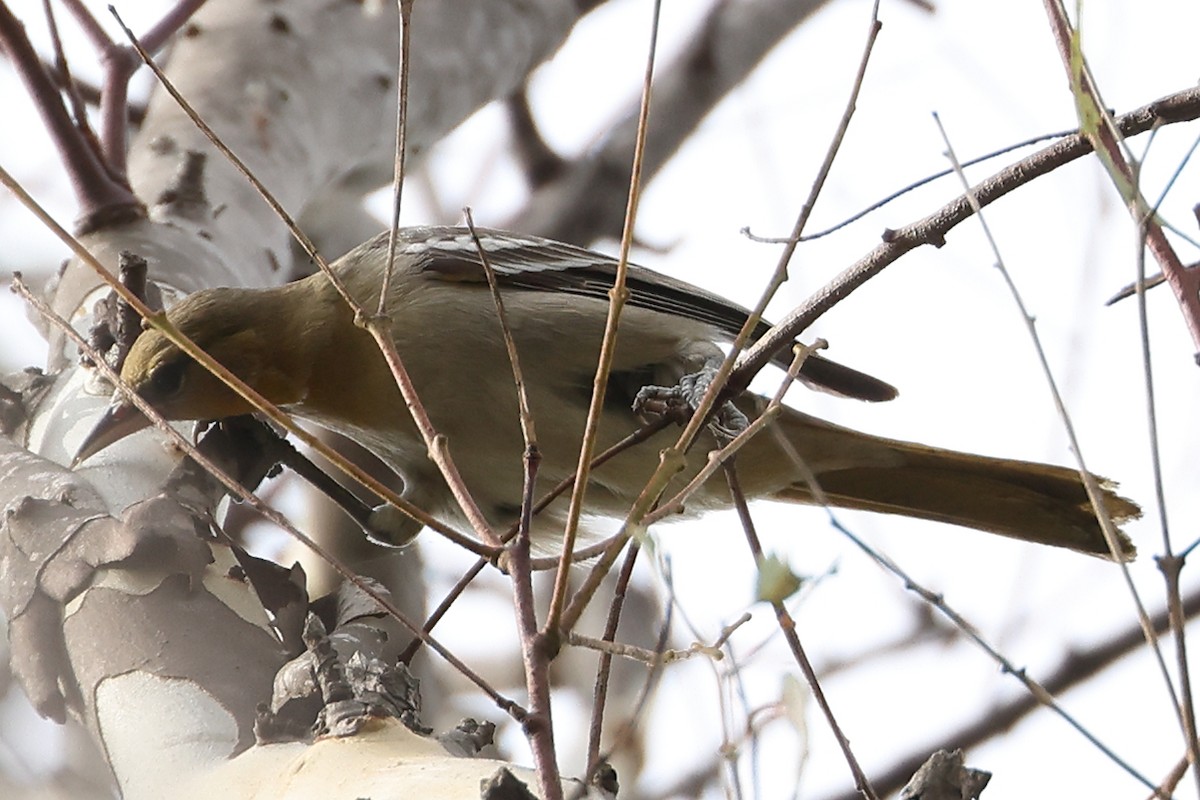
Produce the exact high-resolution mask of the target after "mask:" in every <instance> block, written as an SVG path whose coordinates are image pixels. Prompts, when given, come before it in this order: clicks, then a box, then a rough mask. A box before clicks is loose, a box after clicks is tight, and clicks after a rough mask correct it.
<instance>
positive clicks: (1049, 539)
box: [738, 409, 1141, 560]
mask: <svg viewBox="0 0 1200 800" xmlns="http://www.w3.org/2000/svg"><path fill="white" fill-rule="evenodd" d="M773 428H774V429H773V430H771V431H765V432H764V433H763V435H762V437H761V438H762V439H766V440H768V441H763V442H761V443H760V444H758V445H755V444H753V443H752V444H751V445H750V446H751V447H754V448H757V447H769V448H771V449H773V450H774V451H775V452H774V453H772V454H771V455H770V457H768V458H767V459H760V458H748V459H739V460H738V464H739V471H741V469H742V465H743V464H745V465H748V466H750V467H751V469H753V465H755V464H758V463H766V462H770V461H774V463H775V465H776V467H778V466H779V461H778V460H776V459H779V458H787V459H789V460H792V459H791V456H790V454H788V453H787V450H788V449H789V448H788V447H786V446H785V445H781V444H780V442H779V440H778V437H782V438H783V439H785V440H786V441H787V443H788V444H790V445H791V447H792V448H794V450H795V451H796V453H798V454H799V456H800V458H801V459H803V461H804V463H805V465H806V467H807V470H809V471H811V473H812V475H813V476H814V477H815V479H816V483H817V485H818V486H819V487H820V491H821V493H823V494H824V496H825V497H826V498H827V501H828V502H829V503H830V504H831V505H834V506H838V507H842V508H853V509H863V510H867V511H876V512H882V513H891V514H903V515H905V516H909V517H917V518H920V519H928V520H936V521H938V522H949V523H952V524H955V525H963V526H966V527H969V528H977V529H979V530H983V531H988V532H990V533H996V534H999V535H1001V536H1011V537H1013V538H1014V539H1022V540H1025V541H1029V542H1037V543H1039V544H1049V545H1054V546H1057V547H1067V548H1070V549H1072V550H1078V551H1080V552H1084V553H1090V554H1093V555H1099V556H1104V557H1109V558H1111V554H1110V551H1109V547H1108V545H1107V543H1106V542H1105V538H1104V535H1103V533H1102V532H1101V529H1100V525H1099V523H1098V522H1097V521H1096V515H1095V512H1094V511H1093V509H1092V505H1091V503H1090V502H1089V501H1088V496H1087V492H1086V491H1085V489H1084V485H1083V481H1082V480H1081V479H1080V476H1079V473H1078V472H1077V471H1076V470H1073V469H1067V468H1065V467H1057V466H1052V465H1049V464H1037V463H1032V462H1028V461H1014V460H1009V459H1000V458H989V457H986V456H977V455H971V454H968V453H959V452H955V451H953V450H943V449H940V448H936V447H927V446H925V445H920V444H911V443H909V442H901V441H896V440H892V439H884V438H881V437H877V436H871V435H869V434H864V433H859V432H858V431H853V430H850V429H848V428H843V427H840V426H837V425H833V424H832V423H828V422H825V421H823V420H820V419H817V418H815V417H810V416H808V415H806V414H802V413H800V412H797V411H793V410H791V409H785V410H784V413H783V414H782V415H781V416H780V417H779V422H778V423H777V424H776V425H775V426H773ZM773 436H774V437H776V439H775V441H770V440H771V438H772V437H773ZM764 455H765V454H764ZM778 474H779V473H778V472H777V473H776V475H778ZM791 474H796V473H795V472H792V473H791ZM766 477H767V476H765V475H760V476H757V480H764V479H766ZM755 481H756V476H753V475H750V476H746V478H744V479H743V483H744V484H746V485H752V484H753V483H754V482H755ZM1098 483H1099V484H1100V493H1101V499H1102V502H1103V504H1104V507H1105V509H1106V510H1107V511H1108V514H1109V516H1110V517H1111V518H1112V520H1113V522H1115V523H1118V524H1119V523H1121V522H1123V521H1125V520H1130V519H1135V518H1137V517H1139V516H1141V509H1140V508H1139V507H1138V506H1137V504H1135V503H1133V502H1132V501H1130V500H1127V499H1125V498H1123V497H1121V496H1119V495H1117V494H1116V493H1115V492H1114V491H1113V488H1114V485H1113V484H1112V483H1111V482H1110V481H1106V480H1104V479H1098ZM758 485H759V486H760V487H761V486H765V484H763V483H759V484H758ZM772 493H773V495H774V497H775V498H777V499H780V500H787V501H791V502H797V503H810V504H813V503H817V502H819V500H818V499H816V498H815V497H814V491H813V488H812V486H811V485H810V483H809V482H807V481H805V480H799V481H795V482H793V483H791V484H790V485H788V486H785V487H784V488H782V489H774V490H773V492H772ZM1118 542H1119V545H1120V549H1121V557H1122V559H1126V560H1128V559H1132V558H1133V557H1134V556H1135V555H1136V553H1137V550H1136V548H1135V547H1134V546H1133V543H1132V542H1131V541H1130V540H1129V537H1127V536H1126V535H1125V534H1124V533H1122V532H1119V531H1118Z"/></svg>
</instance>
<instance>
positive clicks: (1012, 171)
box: [726, 87, 1200, 393]
mask: <svg viewBox="0 0 1200 800" xmlns="http://www.w3.org/2000/svg"><path fill="white" fill-rule="evenodd" d="M1197 116H1200V88H1196V87H1192V88H1189V89H1185V90H1184V91H1181V92H1177V93H1175V94H1172V95H1168V96H1167V97H1164V98H1161V99H1159V100H1156V101H1154V102H1153V103H1150V104H1148V105H1145V106H1142V107H1141V108H1138V109H1135V110H1134V111H1131V112H1129V113H1128V114H1124V115H1122V116H1121V117H1119V118H1117V120H1116V124H1117V127H1118V129H1119V130H1120V131H1121V133H1122V135H1124V136H1132V135H1134V134H1137V133H1144V132H1145V131H1148V130H1150V129H1151V128H1152V127H1153V126H1155V125H1160V124H1168V123H1172V122H1185V121H1188V120H1193V119H1196V118H1197ZM1090 152H1092V146H1091V144H1090V143H1089V142H1088V141H1087V138H1086V137H1085V136H1083V135H1075V136H1069V137H1067V138H1066V139H1063V140H1062V141H1059V142H1056V143H1054V144H1053V145H1051V146H1049V147H1046V148H1044V149H1042V150H1039V151H1038V152H1036V153H1034V154H1032V155H1030V156H1028V157H1027V158H1023V159H1021V160H1020V161H1017V162H1015V163H1013V164H1012V165H1010V166H1008V167H1005V168H1004V169H1003V170H1001V171H999V172H997V173H995V174H994V175H992V176H991V177H989V178H986V179H985V180H983V181H980V182H979V183H977V184H976V185H975V186H973V187H972V189H971V191H972V194H973V195H974V196H975V198H976V200H977V201H978V203H979V205H980V206H981V207H986V206H988V205H990V204H991V203H993V202H995V201H996V200H998V199H1000V198H1001V197H1003V196H1004V195H1006V194H1008V193H1009V192H1011V191H1013V190H1014V189H1017V188H1019V187H1021V186H1024V185H1025V184H1026V183H1029V182H1030V181H1032V180H1034V179H1035V178H1038V177H1040V176H1042V175H1045V174H1047V173H1049V172H1052V171H1054V170H1055V169H1057V168H1059V167H1061V166H1062V165H1064V164H1067V163H1069V162H1071V161H1074V160H1076V159H1078V158H1081V157H1083V156H1085V155H1087V154H1088V153H1090ZM972 213H974V212H973V211H972V209H971V203H970V201H968V200H967V197H966V196H965V195H963V196H961V197H958V198H956V199H954V200H953V201H951V202H950V203H947V204H946V205H944V206H942V207H941V208H939V209H937V210H936V211H934V212H933V213H932V214H930V215H928V216H926V217H925V218H923V219H920V220H917V221H915V222H912V223H910V224H908V225H905V226H904V227H902V228H898V229H895V230H888V231H885V232H884V236H883V243H882V244H880V245H879V246H878V247H876V248H875V249H873V250H872V251H871V252H869V253H867V254H866V255H865V256H863V257H862V258H860V259H859V260H858V261H857V262H855V263H854V264H852V265H851V266H850V267H848V268H847V269H846V270H844V271H843V272H842V273H841V274H839V275H837V276H836V277H834V279H833V280H831V281H830V282H829V283H827V284H826V285H825V286H824V287H822V288H821V289H820V290H818V291H817V292H815V293H813V294H812V295H811V296H810V297H809V298H808V299H807V300H805V301H804V302H803V303H801V304H800V305H799V306H797V307H796V308H795V309H793V310H792V311H791V312H789V313H788V314H787V315H786V316H785V317H784V318H783V319H781V320H779V322H778V324H776V325H775V327H773V328H772V329H771V330H770V331H768V332H767V333H766V334H765V335H764V336H763V337H762V338H761V339H759V340H758V341H757V342H755V343H754V345H753V346H752V347H750V348H748V349H747V350H746V352H745V354H744V355H743V356H742V357H741V358H740V359H739V360H738V366H737V370H736V374H735V375H734V376H733V377H732V378H731V379H730V383H729V387H728V388H727V390H726V391H727V392H730V393H733V392H737V391H740V390H741V389H743V388H744V387H745V386H747V385H748V384H749V382H750V379H751V378H752V377H753V376H754V375H756V374H758V372H759V371H760V370H761V369H762V368H763V367H764V366H766V365H767V364H768V363H769V362H770V360H771V358H772V357H773V356H774V354H775V353H777V352H779V351H780V350H782V349H783V348H785V347H791V345H792V343H793V342H794V341H795V340H796V338H797V337H798V336H800V334H802V333H803V332H804V331H805V330H806V329H807V328H808V327H809V326H810V325H812V323H813V322H815V321H816V320H817V319H819V318H820V317H821V316H822V315H823V314H824V313H825V312H827V311H829V310H830V309H831V308H833V307H834V306H835V305H837V304H838V303H840V302H841V301H842V300H844V299H845V298H846V297H848V296H849V295H850V294H851V293H852V292H853V291H854V290H855V289H857V288H858V287H860V286H862V285H863V284H864V283H866V282H867V281H868V280H870V279H871V278H872V277H874V276H875V275H877V274H878V273H880V272H882V271H883V270H884V268H886V267H887V266H889V265H891V264H893V263H895V262H896V261H897V260H898V259H899V258H900V257H901V256H903V255H904V254H905V253H907V252H908V251H910V250H914V249H916V248H917V247H920V246H921V245H925V244H933V245H940V244H942V243H943V242H944V241H945V238H946V234H947V233H949V232H950V231H951V230H952V229H953V228H955V227H956V226H957V225H959V224H960V223H961V222H963V220H966V219H968V218H969V217H970V216H971V214H972Z"/></svg>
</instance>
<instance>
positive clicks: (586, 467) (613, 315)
mask: <svg viewBox="0 0 1200 800" xmlns="http://www.w3.org/2000/svg"><path fill="white" fill-rule="evenodd" d="M661 10H662V0H655V2H654V12H653V15H652V17H651V20H650V46H649V50H648V51H647V53H646V71H645V75H644V77H643V79H642V101H641V106H640V109H639V111H638V127H637V139H636V142H635V144H634V149H633V166H632V167H631V168H630V171H629V198H628V201H627V202H626V206H625V225H624V230H623V231H622V232H621V249H620V254H619V256H618V258H617V268H616V275H615V276H614V277H613V285H612V288H611V289H610V290H609V292H608V297H609V305H608V317H607V319H606V320H605V323H604V339H603V341H602V342H601V344H600V356H599V362H598V363H597V365H596V374H595V377H594V379H593V381H592V400H591V404H590V406H589V407H588V416H587V422H586V423H585V424H584V430H583V439H582V441H581V442H580V445H579V462H578V465H577V466H576V468H575V485H574V486H573V487H572V488H571V504H570V506H569V507H568V508H567V522H566V526H565V529H564V530H563V543H562V560H561V562H560V563H559V568H558V574H557V575H555V578H554V592H553V594H552V595H551V598H550V611H549V612H548V613H547V615H546V625H545V630H546V632H547V633H549V634H551V635H557V634H558V631H559V628H560V627H561V623H562V621H563V620H562V614H563V608H564V604H565V603H566V599H567V586H568V583H569V579H570V575H569V573H570V569H569V567H570V564H571V553H572V551H574V549H575V537H576V532H577V531H578V528H579V518H580V516H581V515H582V514H583V500H584V495H585V493H586V491H587V484H588V477H589V476H590V474H591V464H592V451H593V449H594V448H595V446H596V435H597V432H598V431H599V428H600V417H601V414H602V413H603V411H604V396H605V393H606V392H607V390H608V377H609V373H610V372H611V370H612V361H613V357H614V355H615V353H616V346H617V328H618V325H619V324H620V321H621V311H622V309H623V308H624V306H625V300H626V298H627V297H628V295H629V290H628V289H626V288H625V276H626V274H627V273H628V271H629V250H630V248H631V247H632V246H633V228H634V223H635V222H636V221H637V210H638V202H639V200H640V199H641V186H642V162H643V160H644V159H645V153H646V130H647V127H648V124H649V119H650V85H651V82H652V80H653V78H654V56H655V53H656V52H657V49H658V23H659V15H660V12H661ZM571 627H572V626H571V625H567V626H566V628H565V629H566V630H570V628H571Z"/></svg>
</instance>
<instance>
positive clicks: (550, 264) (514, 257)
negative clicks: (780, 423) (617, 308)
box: [377, 227, 897, 401]
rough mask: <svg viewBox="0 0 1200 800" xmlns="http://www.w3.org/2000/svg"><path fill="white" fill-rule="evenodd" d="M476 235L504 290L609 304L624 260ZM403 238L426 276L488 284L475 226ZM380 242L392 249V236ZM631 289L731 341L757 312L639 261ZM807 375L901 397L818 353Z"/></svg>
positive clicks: (785, 359) (848, 388)
mask: <svg viewBox="0 0 1200 800" xmlns="http://www.w3.org/2000/svg"><path fill="white" fill-rule="evenodd" d="M476 232H477V233H478V235H479V237H480V240H481V242H482V243H483V247H484V250H485V252H486V253H487V257H488V262H489V263H490V264H491V266H492V270H493V271H494V273H495V274H496V279H497V282H498V283H499V284H500V285H501V286H507V287H511V288H518V289H528V290H532V291H542V292H561V293H565V294H572V295H577V296H580V297H591V298H594V299H597V300H602V301H605V302H607V301H608V291H609V289H611V288H612V285H613V281H614V280H615V276H616V271H617V260H616V259H614V258H611V257H609V256H606V255H603V254H601V253H596V252H594V251H592V250H586V249H584V248H582V247H575V246H574V245H570V244H565V243H563V242H556V241H553V240H551V239H542V238H540V237H537V236H526V235H522V234H514V233H508V232H506V231H498V230H493V229H490V228H477V229H476ZM402 236H403V237H404V240H405V249H406V251H407V252H408V253H409V254H410V255H417V257H418V264H417V269H419V270H421V271H423V272H425V273H426V274H429V275H430V276H432V277H436V278H438V279H440V280H447V281H465V282H483V281H486V280H487V277H486V275H485V274H484V271H483V268H482V266H481V264H480V260H479V251H478V247H477V245H476V244H475V241H474V238H473V237H472V236H471V233H470V231H469V230H468V229H466V228H456V227H422V228H407V229H404V230H403V232H402ZM377 241H379V242H380V243H381V244H382V246H386V242H387V238H386V234H385V235H382V236H381V237H380V239H379V240H377ZM626 287H627V288H628V289H629V301H628V302H629V303H630V304H631V305H633V306H636V307H639V308H645V309H649V310H651V311H658V312H661V313H663V314H671V315H673V316H677V317H684V318H686V319H692V320H696V321H698V322H703V323H706V324H708V325H711V326H712V327H713V328H715V329H716V330H719V331H721V332H722V333H724V334H725V335H726V336H728V337H729V338H731V339H732V338H733V337H734V336H736V335H737V333H738V332H739V331H740V330H741V329H742V325H744V324H745V322H746V318H747V317H748V316H749V314H750V312H749V311H748V310H747V309H745V308H743V307H741V306H739V305H737V304H736V303H731V302H730V301H728V300H726V299H725V298H723V297H721V296H719V295H716V294H713V293H712V292H707V291H705V290H704V289H701V288H699V287H698V286H693V285H692V284H690V283H686V282H685V281H681V280H677V279H675V278H671V277H669V276H667V275H662V274H660V273H657V272H654V271H653V270H650V269H647V268H645V267H640V266H637V265H636V264H630V265H629V272H628V275H627V278H626ZM769 328H770V324H769V323H766V322H761V321H760V322H759V324H758V326H757V327H756V328H755V331H754V336H755V337H759V336H762V335H763V334H764V333H766V332H767V330H768V329H769ZM790 360H791V355H790V353H787V352H784V353H782V354H780V357H779V358H777V359H776V361H777V362H778V363H780V364H781V365H782V366H784V367H786V366H787V365H788V363H789V362H790ZM801 377H802V378H803V379H804V380H805V382H806V383H809V384H810V385H814V386H816V387H817V388H820V389H824V390H826V391H830V392H833V393H834V394H839V395H844V396H847V397H854V398H857V399H860V400H870V401H881V400H891V399H892V398H894V397H895V396H896V394H897V392H896V389H895V387H893V386H891V385H890V384H888V383H886V382H884V381H881V380H879V379H878V378H874V377H872V376H870V375H867V374H866V373H864V372H859V371H858V370H855V369H851V368H850V367H846V366H843V365H841V364H838V363H837V362H835V361H830V360H829V359H827V358H824V357H822V356H819V355H816V354H813V355H810V356H809V357H808V359H807V360H806V361H805V362H804V366H803V368H802V369H801Z"/></svg>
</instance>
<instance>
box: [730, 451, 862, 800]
mask: <svg viewBox="0 0 1200 800" xmlns="http://www.w3.org/2000/svg"><path fill="white" fill-rule="evenodd" d="M722 468H723V469H724V471H725V479H726V480H727V481H728V482H729V494H730V496H731V497H732V498H733V507H734V508H735V509H736V510H737V514H738V519H739V520H740V521H741V523H742V530H743V531H744V532H745V534H746V543H747V544H748V545H749V547H750V553H751V555H753V556H754V562H755V563H756V564H761V563H762V561H763V549H762V543H761V542H759V540H758V532H757V531H756V529H755V526H754V520H753V519H752V518H751V516H750V506H749V505H748V504H747V502H746V495H745V494H744V493H743V492H742V487H741V485H740V483H739V481H738V476H737V468H736V465H735V463H734V462H733V461H726V462H724V463H723V464H722ZM770 602H771V608H772V610H774V612H775V619H776V620H777V621H778V623H779V629H780V630H781V631H782V632H783V638H784V639H785V640H786V641H787V643H788V647H789V649H791V651H792V657H793V658H794V659H795V661H796V664H797V665H798V666H799V667H800V671H801V672H802V673H803V674H804V680H805V681H806V682H807V683H808V688H809V689H811V690H812V693H813V698H814V699H816V701H817V705H818V706H820V707H821V712H822V713H823V714H824V715H825V723H826V724H827V725H828V726H829V730H830V731H831V732H832V733H833V735H834V738H836V739H837V743H838V746H839V747H840V748H841V750H842V756H843V757H844V758H845V759H846V764H847V765H848V766H849V767H850V773H851V774H852V775H853V776H854V786H855V788H856V789H857V790H858V791H859V792H861V793H862V796H863V797H865V798H867V800H878V797H879V795H877V794H876V793H875V790H874V788H872V786H871V781H870V780H869V779H868V778H867V774H866V773H865V772H863V769H862V767H861V766H860V765H859V763H858V759H857V758H855V756H854V751H853V750H851V749H850V740H849V739H848V738H847V737H846V734H845V733H843V732H842V727H841V726H840V725H839V724H838V721H837V718H836V717H835V716H834V715H833V709H832V707H830V705H829V700H828V699H827V698H826V697H825V692H824V690H823V689H822V688H821V682H820V681H819V680H818V679H817V671H816V670H815V669H813V666H812V662H811V661H809V660H808V654H807V653H806V652H805V651H804V645H802V644H801V643H800V636H799V635H798V634H797V633H796V621H795V620H794V619H793V618H792V615H791V613H790V612H789V611H788V610H787V606H785V605H784V604H783V601H782V600H780V599H772V600H771V601H770Z"/></svg>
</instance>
